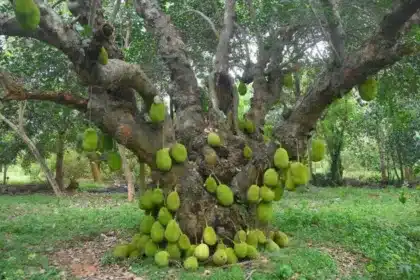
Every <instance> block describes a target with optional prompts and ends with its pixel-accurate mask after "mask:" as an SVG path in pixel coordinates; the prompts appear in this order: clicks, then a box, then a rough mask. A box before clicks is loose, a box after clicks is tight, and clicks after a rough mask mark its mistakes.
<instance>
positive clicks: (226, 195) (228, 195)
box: [204, 175, 234, 206]
mask: <svg viewBox="0 0 420 280" xmlns="http://www.w3.org/2000/svg"><path fill="white" fill-rule="evenodd" d="M204 187H205V188H206V190H207V191H208V192H209V193H213V194H216V197H217V201H218V202H219V204H220V205H223V206H231V205H232V204H233V202H234V195H233V191H232V190H231V188H230V187H229V186H228V185H225V184H218V183H217V181H216V179H215V178H214V177H213V176H211V175H210V176H209V177H207V179H206V181H205V182H204Z"/></svg>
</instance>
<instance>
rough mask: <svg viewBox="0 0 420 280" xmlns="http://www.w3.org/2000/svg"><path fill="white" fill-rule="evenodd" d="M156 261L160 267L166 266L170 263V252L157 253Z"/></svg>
mask: <svg viewBox="0 0 420 280" xmlns="http://www.w3.org/2000/svg"><path fill="white" fill-rule="evenodd" d="M155 263H156V265H157V266H159V267H166V266H168V264H169V253H168V252H166V251H159V252H157V253H156V254H155Z"/></svg>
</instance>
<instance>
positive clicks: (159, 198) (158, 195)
mask: <svg viewBox="0 0 420 280" xmlns="http://www.w3.org/2000/svg"><path fill="white" fill-rule="evenodd" d="M164 199H165V198H164V197H163V191H162V189H160V188H156V189H154V190H153V194H152V202H153V204H154V205H155V206H160V205H162V204H163V201H164Z"/></svg>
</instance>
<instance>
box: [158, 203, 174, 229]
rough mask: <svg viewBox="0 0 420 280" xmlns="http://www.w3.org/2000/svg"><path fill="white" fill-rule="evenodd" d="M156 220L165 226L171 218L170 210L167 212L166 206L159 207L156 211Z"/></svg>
mask: <svg viewBox="0 0 420 280" xmlns="http://www.w3.org/2000/svg"><path fill="white" fill-rule="evenodd" d="M158 220H159V222H160V223H161V224H162V225H164V226H166V225H167V224H168V223H169V221H170V220H172V214H171V212H169V210H168V208H166V207H162V208H160V210H159V213H158Z"/></svg>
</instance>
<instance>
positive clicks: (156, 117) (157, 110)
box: [149, 103, 166, 123]
mask: <svg viewBox="0 0 420 280" xmlns="http://www.w3.org/2000/svg"><path fill="white" fill-rule="evenodd" d="M165 113H166V108H165V104H164V103H152V105H150V109H149V117H150V119H151V120H152V122H153V123H160V122H163V121H164V120H165Z"/></svg>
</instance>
